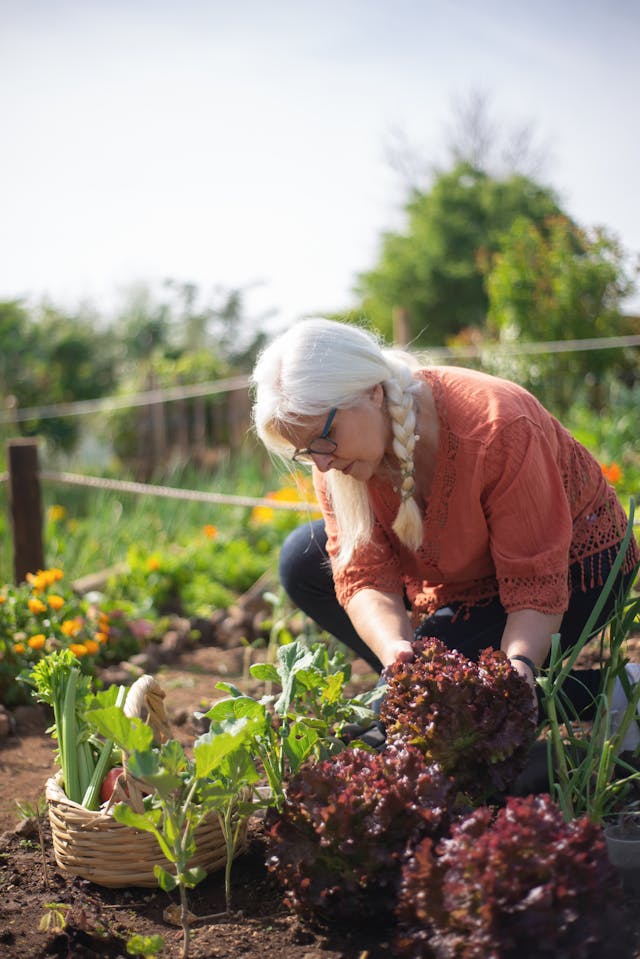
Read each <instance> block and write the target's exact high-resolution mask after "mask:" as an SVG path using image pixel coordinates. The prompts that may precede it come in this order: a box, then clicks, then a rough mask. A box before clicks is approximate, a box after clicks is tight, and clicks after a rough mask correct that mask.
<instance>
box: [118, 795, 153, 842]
mask: <svg viewBox="0 0 640 959" xmlns="http://www.w3.org/2000/svg"><path fill="white" fill-rule="evenodd" d="M161 817H162V813H161V812H160V810H159V809H150V810H147V811H146V812H143V813H138V812H134V811H133V809H131V808H130V807H129V806H127V804H126V803H118V804H117V806H114V807H113V818H114V819H115V820H116V821H117V822H121V823H123V824H124V825H125V826H131V827H132V828H133V829H141V830H142V831H143V832H152V833H153V834H154V835H155V836H156V837H157V836H159V835H160V833H159V830H158V826H159V824H160V819H161Z"/></svg>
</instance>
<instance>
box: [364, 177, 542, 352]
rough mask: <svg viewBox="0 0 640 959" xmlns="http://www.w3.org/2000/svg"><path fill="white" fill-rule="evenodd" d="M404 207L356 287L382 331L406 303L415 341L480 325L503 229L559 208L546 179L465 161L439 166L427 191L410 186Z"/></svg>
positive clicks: (441, 338) (430, 341)
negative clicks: (401, 222)
mask: <svg viewBox="0 0 640 959" xmlns="http://www.w3.org/2000/svg"><path fill="white" fill-rule="evenodd" d="M405 211H406V215H407V221H408V222H407V228H406V230H405V231H404V232H402V233H387V234H385V235H384V236H383V239H382V247H381V253H380V259H379V262H378V265H377V266H376V267H374V269H372V270H370V271H369V272H367V273H363V274H361V276H360V277H359V280H358V287H357V290H358V293H359V294H360V295H361V297H362V310H363V312H364V314H365V315H366V316H367V317H368V319H369V321H370V322H371V323H372V325H373V326H375V327H376V328H377V329H379V330H380V331H381V332H382V333H384V334H385V335H387V336H388V337H390V336H391V333H392V329H391V325H392V319H391V318H392V313H393V310H394V308H395V307H397V306H402V307H404V308H405V309H406V310H407V311H408V314H409V320H410V333H411V338H412V343H414V345H417V346H427V345H435V344H442V343H444V342H446V341H447V339H449V338H450V337H453V336H456V335H457V334H458V333H460V332H461V331H462V330H463V329H465V328H466V327H469V326H479V327H482V326H483V325H484V322H485V317H486V313H487V309H488V305H489V304H488V298H487V293H486V290H485V286H484V267H485V265H486V263H487V262H488V261H490V259H491V257H492V255H493V254H494V253H496V252H497V251H498V250H499V249H500V239H501V237H502V236H503V235H504V233H505V232H506V231H508V230H509V228H510V226H511V224H512V223H513V221H514V220H515V219H516V218H518V217H525V218H527V219H528V220H530V221H531V222H533V223H534V224H537V225H539V226H540V227H541V229H544V223H545V222H546V220H547V218H548V217H550V216H554V215H558V214H560V212H561V211H560V208H559V206H558V203H557V200H556V197H555V195H554V193H553V191H552V190H551V189H549V188H548V187H543V186H541V185H539V184H537V183H535V182H534V181H533V180H531V179H529V178H528V177H526V176H523V175H521V174H516V173H512V174H509V175H507V176H505V177H503V178H497V177H492V176H490V175H489V174H488V173H486V172H484V171H483V170H481V169H479V168H477V167H474V166H472V165H471V164H470V163H468V162H466V161H463V162H459V163H457V164H456V165H455V166H454V167H453V169H451V170H449V171H447V172H443V173H440V174H438V175H437V176H436V177H435V179H434V181H433V183H432V186H431V188H430V189H429V190H428V191H426V192H423V191H421V190H413V191H412V193H411V195H410V198H409V200H408V202H407V204H406V207H405Z"/></svg>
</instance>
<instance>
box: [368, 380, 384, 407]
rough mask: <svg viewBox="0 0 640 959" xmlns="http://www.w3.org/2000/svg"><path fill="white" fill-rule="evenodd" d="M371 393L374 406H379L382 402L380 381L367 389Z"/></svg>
mask: <svg viewBox="0 0 640 959" xmlns="http://www.w3.org/2000/svg"><path fill="white" fill-rule="evenodd" d="M369 393H370V394H371V399H372V400H373V402H374V404H375V406H377V407H378V408H380V407H381V406H382V405H383V404H384V389H383V386H382V383H376V385H375V386H372V387H371V389H370V390H369Z"/></svg>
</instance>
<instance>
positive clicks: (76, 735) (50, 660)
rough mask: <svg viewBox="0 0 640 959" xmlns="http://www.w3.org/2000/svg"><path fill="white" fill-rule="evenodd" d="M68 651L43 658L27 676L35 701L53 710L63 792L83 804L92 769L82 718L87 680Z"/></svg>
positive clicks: (86, 729) (87, 739) (53, 733)
mask: <svg viewBox="0 0 640 959" xmlns="http://www.w3.org/2000/svg"><path fill="white" fill-rule="evenodd" d="M79 666H80V664H79V662H78V659H77V658H76V656H74V654H73V653H72V652H71V650H70V649H62V650H59V651H58V652H54V653H50V654H49V655H47V656H43V657H42V659H40V660H39V662H37V663H36V664H35V666H34V667H33V670H32V672H31V675H30V681H31V682H32V684H33V686H34V689H35V693H36V696H37V698H38V699H39V700H40V701H41V702H44V703H47V704H48V705H49V706H51V707H52V709H53V717H54V725H53V727H52V729H51V732H52V735H53V736H54V737H55V738H56V739H57V741H58V752H57V756H56V758H57V761H58V763H59V765H60V767H61V769H62V780H63V785H64V790H65V792H66V794H67V796H68V797H69V799H71V800H73V802H77V803H80V802H82V797H83V796H84V794H85V792H86V791H87V790H88V788H89V785H90V783H91V777H92V775H93V773H94V770H95V757H94V754H93V751H92V749H91V745H90V743H89V730H88V727H87V726H86V724H85V722H84V719H83V707H84V701H85V699H86V697H87V695H88V693H89V688H90V679H89V677H88V676H84V675H83V674H82V673H81V672H80V668H79Z"/></svg>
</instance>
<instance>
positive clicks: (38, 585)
mask: <svg viewBox="0 0 640 959" xmlns="http://www.w3.org/2000/svg"><path fill="white" fill-rule="evenodd" d="M63 575H64V574H63V572H62V570H61V569H57V568H56V567H55V566H54V567H52V568H51V569H39V570H38V572H37V573H27V575H26V580H27V582H28V583H31V586H32V587H33V590H34V592H36V593H40V592H42V590H44V589H46V588H47V586H53V584H54V583H57V582H58V580H59V579H62V577H63Z"/></svg>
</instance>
